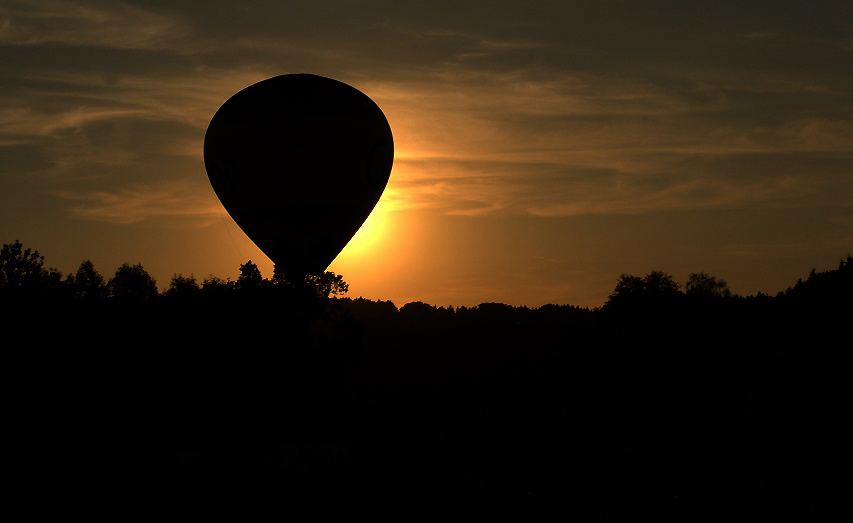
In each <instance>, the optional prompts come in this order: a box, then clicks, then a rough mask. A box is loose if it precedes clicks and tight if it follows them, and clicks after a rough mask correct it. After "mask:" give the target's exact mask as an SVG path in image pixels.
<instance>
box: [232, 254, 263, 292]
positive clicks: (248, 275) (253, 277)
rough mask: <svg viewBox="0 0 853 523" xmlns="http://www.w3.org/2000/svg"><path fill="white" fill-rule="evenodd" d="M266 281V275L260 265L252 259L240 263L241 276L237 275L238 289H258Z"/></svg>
mask: <svg viewBox="0 0 853 523" xmlns="http://www.w3.org/2000/svg"><path fill="white" fill-rule="evenodd" d="M263 283H264V277H263V276H262V275H261V270H260V269H259V268H258V266H257V265H256V264H254V263H252V260H249V261H247V262H246V263H244V264H242V265H240V276H238V277H237V282H236V288H237V289H238V290H245V289H256V288H258V287H260V286H261V285H262V284H263Z"/></svg>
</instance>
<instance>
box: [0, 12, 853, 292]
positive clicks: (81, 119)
mask: <svg viewBox="0 0 853 523" xmlns="http://www.w3.org/2000/svg"><path fill="white" fill-rule="evenodd" d="M851 71H853V3H850V2H838V1H835V2H821V1H813V2H799V1H798V2H792V1H780V0H777V1H772V2H767V1H756V2H742V1H737V2H735V1H730V0H718V1H717V2H686V1H656V0H655V1H642V0H634V1H627V0H626V1H609V0H602V1H537V0H526V1H524V2H517V1H507V0H490V1H488V2H486V1H476V0H474V1H465V2H460V1H458V0H457V1H453V2H446V1H443V0H431V1H429V2H398V1H393V0H384V1H380V0H377V1H366V0H365V1H358V0H353V1H342V0H329V1H323V2H318V1H316V0H312V1H305V2H303V1H288V2H284V1H282V2H277V1H254V0H241V1H239V2H236V1H234V2H223V1H215V0H214V1H211V0H208V1H205V2H195V1H187V0H163V1H160V0H146V1H127V2H115V1H105V2H100V1H86V0H81V1H74V2H65V1H58V0H4V1H3V2H2V4H0V100H1V101H0V242H2V243H11V242H13V241H15V240H20V241H21V242H22V243H23V244H24V245H25V246H26V247H31V248H34V249H37V250H39V252H40V253H41V254H42V255H44V257H45V265H47V266H51V267H55V268H57V269H59V270H60V271H62V272H63V273H66V274H67V273H69V272H74V271H76V269H77V267H78V266H79V265H80V263H81V262H82V261H83V260H87V259H89V260H92V262H93V263H94V265H95V268H96V269H98V270H99V272H101V273H102V274H103V275H104V276H106V277H107V278H109V277H110V276H111V275H112V274H113V273H114V272H115V269H116V268H118V266H119V265H121V264H122V263H124V262H129V263H132V264H135V263H141V264H142V265H143V267H145V268H146V270H148V271H149V272H150V273H151V275H152V276H154V278H155V279H156V280H157V282H158V284H159V286H160V288H161V289H163V288H166V287H167V286H168V282H169V280H170V279H171V277H172V276H173V275H174V274H176V273H180V274H183V275H190V274H192V275H194V276H195V277H196V278H197V279H198V280H199V281H201V280H202V279H203V278H206V277H208V276H210V275H215V276H218V277H220V278H231V279H236V277H237V275H238V273H239V266H240V265H241V264H243V263H245V262H246V261H248V260H252V261H253V262H255V263H257V264H258V266H259V267H260V269H261V272H262V273H263V274H264V276H267V277H269V276H271V274H272V262H271V261H270V260H269V259H268V258H267V257H266V256H264V254H263V253H262V252H260V251H259V250H258V249H257V248H256V247H255V246H254V244H253V243H252V242H251V240H250V239H249V238H248V237H246V235H245V234H244V233H243V232H242V231H241V230H240V228H239V227H238V226H237V225H236V224H235V223H234V222H233V221H232V220H231V219H230V217H229V216H228V213H227V211H225V210H224V208H223V207H222V206H221V204H220V203H219V201H218V199H217V197H216V195H215V194H214V192H213V190H212V188H211V187H210V183H209V181H208V178H207V174H206V172H205V169H204V161H203V155H202V147H203V140H204V133H205V131H206V129H207V125H208V123H209V122H210V119H211V118H212V116H213V114H214V113H215V112H216V110H217V109H218V108H219V107H220V106H221V105H222V103H224V102H225V100H227V99H228V98H229V97H230V96H231V95H233V94H234V93H236V92H237V91H239V90H241V89H243V88H244V87H246V86H248V85H251V84H253V83H255V82H258V81H261V80H264V79H267V78H270V77H272V76H276V75H280V74H288V73H313V74H317V75H321V76H327V77H330V78H334V79H336V80H340V81H342V82H345V83H348V84H350V85H352V86H353V87H356V88H357V89H359V90H361V91H362V92H363V93H365V94H366V95H368V96H369V97H371V98H372V99H373V100H374V101H375V102H376V103H377V104H378V105H379V107H380V108H381V109H382V110H383V112H384V113H385V116H386V117H387V119H388V121H389V123H390V125H391V129H392V131H393V133H394V144H395V159H394V167H393V170H392V172H391V179H390V181H389V183H388V186H387V188H386V190H385V192H384V194H383V196H382V199H381V200H380V202H379V204H378V205H377V207H376V209H375V210H374V212H373V214H372V215H371V216H370V218H368V220H367V222H366V223H365V225H364V227H363V228H362V230H360V231H359V233H358V234H357V235H356V237H355V238H354V239H353V241H351V242H350V245H348V246H347V247H346V248H345V249H344V250H343V251H342V253H341V254H340V255H339V256H338V258H337V259H336V260H335V261H334V262H333V263H332V265H331V266H330V267H329V270H332V271H334V272H336V273H338V274H341V275H343V277H344V280H345V281H346V282H347V283H348V284H349V286H350V292H349V296H351V297H354V298H355V297H358V296H363V297H365V298H368V299H372V300H380V299H381V300H391V301H393V302H394V303H395V304H397V305H398V306H401V305H403V304H405V303H407V302H410V301H424V302H427V303H431V304H434V305H441V306H447V305H453V306H459V305H465V306H472V305H477V304H479V303H482V302H503V303H508V304H512V305H527V306H530V307H538V306H541V305H543V304H546V303H558V304H569V305H578V306H585V307H597V306H600V305H602V304H603V303H604V302H605V300H606V299H607V296H608V294H609V293H611V292H612V291H613V289H614V287H615V284H616V281H617V279H618V277H619V276H620V274H622V273H627V274H636V275H645V274H647V273H648V272H650V271H652V270H663V271H666V272H668V273H670V274H671V275H673V277H674V278H675V280H676V281H678V282H681V283H682V284H683V283H684V282H685V281H686V280H687V277H688V275H689V274H690V273H693V272H707V273H709V274H712V275H714V276H716V277H718V278H722V279H724V280H726V281H727V282H728V284H729V288H730V289H731V290H732V291H733V292H735V293H739V294H743V295H751V294H755V293H757V292H759V291H760V292H764V293H769V294H775V293H777V292H779V291H781V290H784V289H785V288H787V287H789V286H791V285H793V284H794V282H796V280H797V278H805V277H806V276H807V275H808V272H809V271H810V270H811V269H812V268H816V269H817V270H818V271H821V270H829V269H834V268H836V267H837V266H838V262H839V260H841V259H842V258H845V257H846V256H847V255H848V254H850V253H853V73H851Z"/></svg>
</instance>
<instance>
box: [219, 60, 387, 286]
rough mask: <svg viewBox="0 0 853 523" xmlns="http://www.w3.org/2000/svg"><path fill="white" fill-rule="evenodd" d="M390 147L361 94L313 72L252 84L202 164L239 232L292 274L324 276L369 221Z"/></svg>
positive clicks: (222, 116)
mask: <svg viewBox="0 0 853 523" xmlns="http://www.w3.org/2000/svg"><path fill="white" fill-rule="evenodd" d="M393 160H394V140H393V137H392V135H391V127H390V126H389V125H388V120H387V119H386V118H385V115H384V114H383V113H382V110H381V109H379V107H378V106H377V105H376V103H374V102H373V100H371V99H370V98H368V97H367V96H366V95H365V94H363V93H362V92H361V91H359V90H357V89H355V88H354V87H351V86H349V85H347V84H345V83H343V82H339V81H337V80H332V79H330V78H325V77H322V76H316V75H312V74H287V75H282V76H276V77H273V78H270V79H268V80H264V81H262V82H258V83H256V84H253V85H250V86H249V87H246V88H245V89H243V90H242V91H240V92H238V93H237V94H235V95H234V96H232V97H231V98H229V99H228V100H227V101H226V102H225V103H224V104H223V105H222V106H221V107H220V108H219V110H218V111H216V114H214V115H213V119H212V120H211V121H210V125H209V126H208V128H207V133H206V134H205V137H204V165H205V168H206V170H207V175H208V177H209V178H210V183H211V185H212V186H213V190H214V191H215V192H216V195H217V196H218V197H219V200H220V201H221V202H222V205H223V206H224V207H225V209H226V210H227V211H228V213H229V214H230V215H231V217H232V218H233V219H234V221H235V222H237V225H239V226H240V228H241V229H243V232H245V233H246V235H248V236H249V238H251V239H252V241H254V242H255V245H257V246H258V248H260V249H261V250H262V251H263V252H264V254H266V255H267V256H269V258H270V259H271V260H272V261H273V262H274V263H275V264H276V269H277V270H282V271H284V273H285V274H288V275H307V274H320V273H322V272H323V271H324V270H325V269H326V268H327V267H328V266H329V264H330V263H331V262H332V260H334V259H335V257H336V256H337V255H338V253H339V252H340V251H341V250H342V249H343V248H344V247H345V246H346V244H347V242H349V240H350V239H351V238H352V237H353V235H354V234H355V233H356V232H357V231H358V229H359V227H361V224H362V223H364V220H366V219H367V217H368V215H369V214H370V212H371V211H372V210H373V207H374V206H375V205H376V202H378V201H379V197H380V196H381V195H382V192H383V190H384V189H385V185H386V184H387V183H388V178H389V176H390V174H391V165H392V163H393Z"/></svg>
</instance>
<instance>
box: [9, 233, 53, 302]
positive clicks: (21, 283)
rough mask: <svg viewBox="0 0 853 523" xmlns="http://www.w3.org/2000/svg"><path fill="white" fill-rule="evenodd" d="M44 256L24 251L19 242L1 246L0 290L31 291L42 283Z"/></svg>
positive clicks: (27, 250) (36, 252) (27, 249)
mask: <svg viewBox="0 0 853 523" xmlns="http://www.w3.org/2000/svg"><path fill="white" fill-rule="evenodd" d="M45 273H46V271H45V269H44V256H40V255H39V252H38V251H34V250H32V249H30V248H26V249H24V246H23V244H21V242H20V241H18V240H15V242H14V243H12V244H3V248H2V249H0V288H3V289H4V290H5V291H7V292H8V291H13V290H18V289H20V290H32V289H35V288H36V287H38V286H40V285H41V284H42V283H43V280H44V277H45Z"/></svg>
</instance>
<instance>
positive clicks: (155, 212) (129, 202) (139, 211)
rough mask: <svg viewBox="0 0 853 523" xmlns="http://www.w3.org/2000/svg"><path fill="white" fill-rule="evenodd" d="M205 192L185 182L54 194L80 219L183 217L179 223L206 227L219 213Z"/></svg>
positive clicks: (121, 220)
mask: <svg viewBox="0 0 853 523" xmlns="http://www.w3.org/2000/svg"><path fill="white" fill-rule="evenodd" d="M194 193H195V194H194ZM208 193H210V191H206V192H204V194H203V195H199V194H198V192H197V191H193V190H192V187H191V186H188V185H187V184H182V183H172V184H164V185H161V186H158V187H149V186H138V187H133V188H123V189H119V190H117V191H112V192H111V191H89V192H75V191H56V192H55V193H54V195H55V196H57V197H59V198H61V199H63V200H66V201H68V202H72V205H71V207H69V212H70V213H71V214H72V215H73V216H75V217H77V218H80V219H85V220H94V221H101V222H107V223H112V224H117V225H128V224H133V223H139V222H142V221H146V220H152V219H156V218H164V217H165V218H170V219H172V220H174V219H175V218H184V219H185V220H183V221H182V222H181V223H187V222H189V223H191V224H194V225H195V226H206V225H209V224H210V223H212V222H214V221H216V220H218V219H219V217H220V216H221V215H222V211H221V206H218V205H217V203H216V202H215V197H214V198H211V197H210V196H211V194H212V193H211V194H208Z"/></svg>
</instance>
